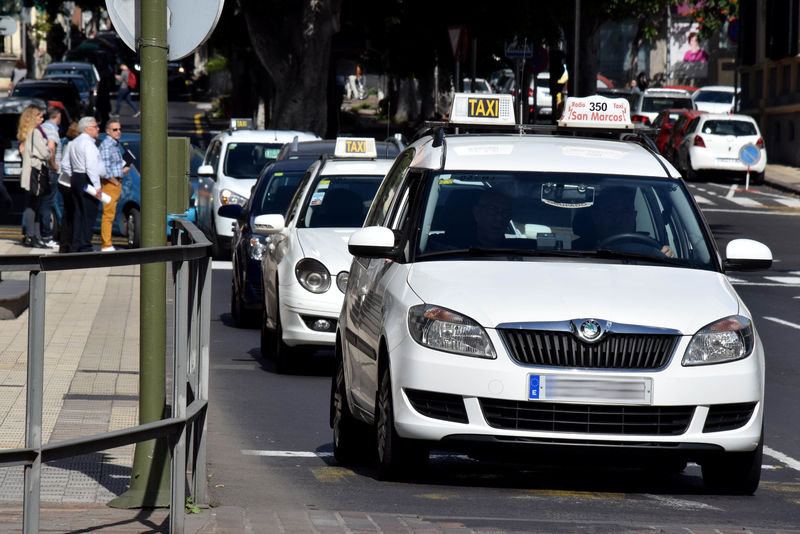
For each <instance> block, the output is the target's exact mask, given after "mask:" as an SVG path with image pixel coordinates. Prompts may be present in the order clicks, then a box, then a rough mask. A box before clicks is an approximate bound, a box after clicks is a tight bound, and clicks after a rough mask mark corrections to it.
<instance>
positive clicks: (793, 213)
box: [703, 208, 800, 217]
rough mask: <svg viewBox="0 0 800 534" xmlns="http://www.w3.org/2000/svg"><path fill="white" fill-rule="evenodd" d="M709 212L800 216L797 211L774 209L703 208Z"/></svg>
mask: <svg viewBox="0 0 800 534" xmlns="http://www.w3.org/2000/svg"><path fill="white" fill-rule="evenodd" d="M703 211H705V212H707V213H736V214H737V215H788V216H789V217H800V213H798V212H796V211H774V210H769V209H766V210H763V211H754V210H734V209H727V208H703Z"/></svg>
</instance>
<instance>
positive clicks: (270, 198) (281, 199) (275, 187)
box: [252, 170, 305, 215]
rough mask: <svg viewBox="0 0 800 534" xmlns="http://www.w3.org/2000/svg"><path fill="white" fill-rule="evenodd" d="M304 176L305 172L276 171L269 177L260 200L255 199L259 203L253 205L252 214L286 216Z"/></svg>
mask: <svg viewBox="0 0 800 534" xmlns="http://www.w3.org/2000/svg"><path fill="white" fill-rule="evenodd" d="M304 174H305V171H304V170H297V171H275V172H274V173H273V174H272V176H270V177H268V182H267V185H266V186H265V187H264V193H263V194H262V195H261V196H260V197H259V198H258V199H255V198H254V199H253V200H257V201H256V202H254V204H253V207H252V214H253V215H263V214H267V213H280V214H284V213H285V212H286V208H287V207H288V206H289V201H291V200H292V196H293V195H294V192H295V191H296V190H297V186H298V184H299V183H300V180H302V178H303V175H304Z"/></svg>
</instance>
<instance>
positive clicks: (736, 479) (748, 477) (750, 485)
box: [700, 430, 764, 495]
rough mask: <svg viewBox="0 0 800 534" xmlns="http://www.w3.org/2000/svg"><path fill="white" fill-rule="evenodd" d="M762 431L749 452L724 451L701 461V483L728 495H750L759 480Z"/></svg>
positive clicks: (762, 450)
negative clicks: (754, 446)
mask: <svg viewBox="0 0 800 534" xmlns="http://www.w3.org/2000/svg"><path fill="white" fill-rule="evenodd" d="M763 452H764V431H763V430H762V431H761V439H760V440H759V442H758V447H756V448H755V450H753V451H750V452H726V453H722V454H720V455H719V456H715V457H713V458H709V459H707V460H705V461H704V462H701V464H700V465H701V467H702V470H703V483H704V484H705V486H706V487H707V488H709V489H711V490H713V491H717V492H720V493H725V494H730V495H752V494H753V493H755V491H756V489H757V488H758V483H759V481H760V480H761V459H762V456H763Z"/></svg>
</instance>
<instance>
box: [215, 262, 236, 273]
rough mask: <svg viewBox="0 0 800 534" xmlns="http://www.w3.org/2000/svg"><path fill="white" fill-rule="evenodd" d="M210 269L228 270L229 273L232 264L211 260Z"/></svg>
mask: <svg viewBox="0 0 800 534" xmlns="http://www.w3.org/2000/svg"><path fill="white" fill-rule="evenodd" d="M211 268H212V269H228V270H229V271H230V270H231V269H233V263H231V262H229V261H220V260H212V261H211Z"/></svg>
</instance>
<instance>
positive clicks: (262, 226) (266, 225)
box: [253, 213, 286, 235]
mask: <svg viewBox="0 0 800 534" xmlns="http://www.w3.org/2000/svg"><path fill="white" fill-rule="evenodd" d="M285 227H286V220H285V219H284V218H283V215H281V214H280V213H270V214H268V215H259V216H258V217H256V218H255V219H254V220H253V230H255V231H256V232H258V233H259V234H266V235H270V234H277V233H278V232H282V231H283V229H284V228H285Z"/></svg>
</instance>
